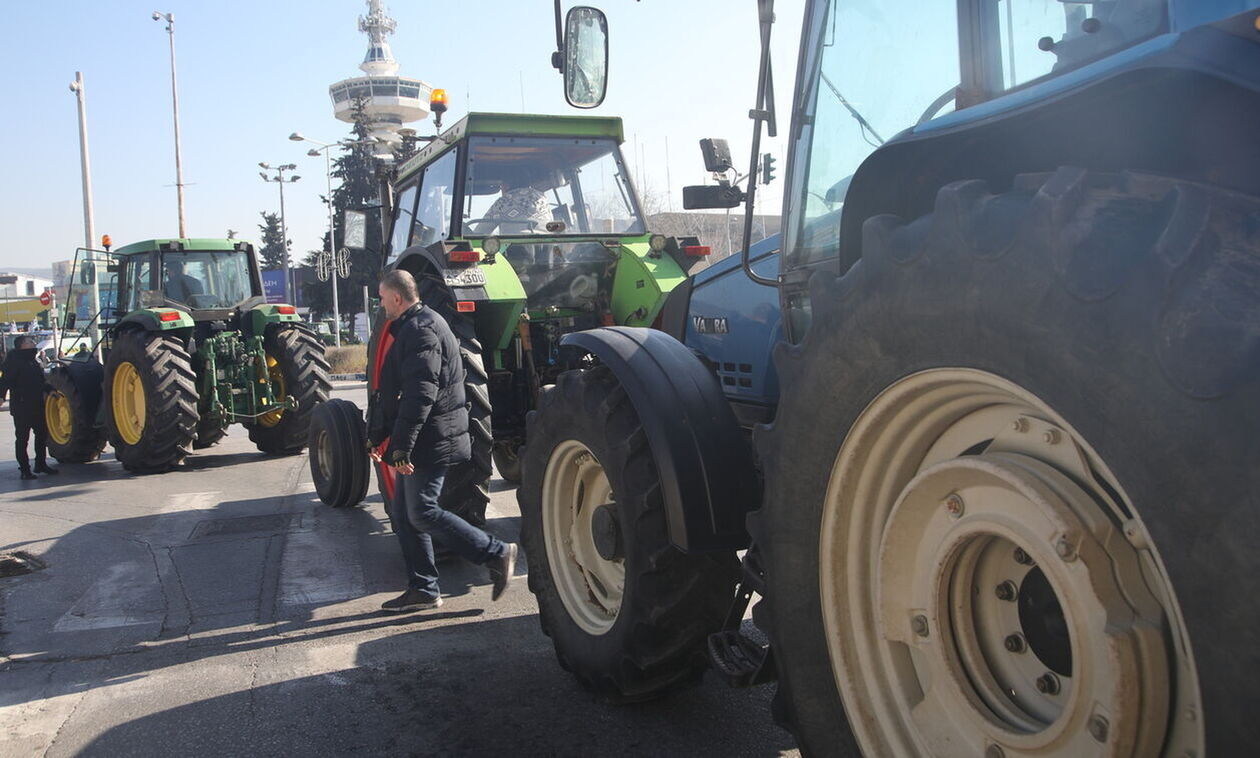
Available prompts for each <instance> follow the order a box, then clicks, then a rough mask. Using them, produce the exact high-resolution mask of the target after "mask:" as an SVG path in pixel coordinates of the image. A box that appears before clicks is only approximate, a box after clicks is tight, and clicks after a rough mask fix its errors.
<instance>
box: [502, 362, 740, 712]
mask: <svg viewBox="0 0 1260 758" xmlns="http://www.w3.org/2000/svg"><path fill="white" fill-rule="evenodd" d="M527 439H528V443H527V445H526V447H525V449H524V452H523V458H522V462H523V472H524V480H523V481H522V483H521V486H520V488H519V489H518V490H517V501H518V503H519V504H520V509H521V539H522V543H523V544H524V547H525V553H526V556H527V558H528V561H529V589H530V591H532V592H533V593H534V595H535V596H537V598H538V608H539V621H540V623H541V625H542V630H543V632H544V633H545V634H547V635H548V636H550V637H551V639H552V642H553V644H554V645H555V649H556V657H557V658H558V659H559V661H560V665H561V666H563V667H564V668H565V669H566V670H568V671H570V672H572V673H573V675H574V676H576V677H577V679H578V681H579V682H581V683H582V685H583V686H585V687H586V688H588V689H589V690H591V691H592V692H594V693H595V694H596V695H597V696H599V697H600V698H602V699H605V700H608V701H612V702H633V701H639V700H647V699H650V698H654V697H658V696H660V695H663V694H665V693H667V692H669V691H671V690H673V689H676V688H678V687H682V686H686V685H689V684H693V683H695V682H697V681H698V680H699V678H700V676H701V675H702V674H703V672H704V670H705V669H706V668H707V664H706V661H705V656H704V654H703V649H704V646H705V641H706V639H707V636H708V634H709V633H711V632H714V631H717V630H718V629H719V628H720V627H721V625H722V622H723V620H724V617H725V614H726V611H727V609H728V607H729V605H730V602H731V599H732V598H733V596H734V588H735V582H736V578H737V574H738V563H737V561H736V559H735V556H734V554H733V553H707V554H695V555H688V554H685V553H683V552H681V551H680V550H678V549H677V548H675V547H674V546H673V545H672V544H671V543H670V540H669V533H668V526H667V524H666V514H665V505H664V500H663V497H662V495H661V485H660V475H659V473H658V472H657V469H656V465H655V463H654V462H653V460H652V452H651V450H650V449H649V447H648V441H647V437H646V435H645V434H644V432H643V428H642V426H641V424H640V421H639V417H638V414H637V413H636V412H635V409H634V406H633V405H632V404H631V402H630V399H629V397H628V396H627V395H626V392H625V390H624V389H623V388H622V387H621V384H620V383H619V382H618V381H617V379H616V377H615V376H614V375H613V373H612V371H611V370H610V369H608V368H607V367H605V366H599V367H596V368H593V369H589V370H582V371H568V372H565V373H563V374H561V375H560V377H559V381H558V383H557V384H556V385H555V386H553V387H548V388H545V389H544V390H543V393H542V395H541V398H540V402H539V409H538V410H537V411H535V412H531V413H530V414H529V417H528V435H527ZM573 441H576V442H578V443H581V445H583V446H585V449H586V451H589V453H590V454H591V455H592V456H593V457H594V460H595V461H596V462H598V464H599V465H600V466H602V468H603V474H604V476H606V477H607V483H608V484H609V485H611V489H612V499H613V501H614V508H613V517H612V519H611V520H612V521H613V522H614V523H613V526H614V530H613V531H615V533H617V534H618V535H619V539H618V540H617V542H618V544H619V545H620V549H619V550H617V551H614V552H612V553H611V554H612V555H614V556H615V555H620V556H621V558H622V566H623V567H624V585H623V586H624V589H623V592H622V594H621V598H620V607H619V608H618V609H617V610H616V611H615V616H614V617H612V621H611V626H607V627H606V628H604V629H603V630H602V631H601V630H598V627H592V626H590V622H589V621H587V622H586V625H584V624H583V623H582V622H579V621H577V620H575V617H574V615H573V614H572V613H571V612H570V609H569V607H568V606H567V605H566V600H565V598H569V600H568V602H569V603H574V602H580V601H576V600H575V598H576V597H578V596H579V595H581V589H580V587H586V588H587V592H590V587H592V586H593V585H592V584H591V581H590V580H587V581H586V582H585V583H582V582H580V581H579V582H577V583H576V584H575V583H574V582H573V581H571V579H572V578H573V577H575V576H578V574H575V573H574V571H575V568H576V563H575V562H574V559H573V552H572V549H571V547H570V548H569V549H566V550H564V551H559V550H553V551H551V553H549V551H548V542H547V533H546V529H547V528H546V527H545V525H544V522H545V521H546V519H547V518H548V516H549V515H552V514H549V513H547V512H544V508H545V506H546V504H545V503H544V479H545V478H546V477H548V476H549V474H548V468H549V466H556V467H564V466H569V465H572V463H573V461H570V460H568V459H567V458H566V457H565V450H566V449H569V448H571V447H572V442H573ZM588 462H589V461H588ZM552 481H555V480H554V479H553V480H552ZM552 486H553V487H554V485H552ZM558 502H560V499H559V498H555V497H554V496H553V497H552V502H551V507H553V508H555V507H558V506H557V503H558ZM591 505H592V504H590V503H587V504H585V505H584V506H572V507H573V508H574V512H575V513H579V512H580V509H581V508H583V507H590V506H591ZM559 507H563V506H559ZM596 523H598V519H597V520H596ZM557 531H559V530H557ZM591 531H592V532H594V531H595V527H592V530H591ZM553 536H554V535H553ZM555 544H556V543H554V542H553V547H554V546H555ZM558 552H563V558H561V559H560V560H564V561H566V563H564V564H563V565H560V564H559V562H558V561H557V563H556V564H554V565H553V558H555V557H556V556H554V555H553V554H552V553H558ZM601 555H605V554H604V553H601ZM595 581H596V582H598V578H596V579H595ZM566 586H567V587H568V588H569V589H567V590H566V589H565V587H566ZM574 587H579V589H578V590H577V593H576V594H575V592H574ZM601 589H602V588H601ZM591 597H592V598H594V595H592V596H591ZM595 610H596V612H598V611H599V610H601V609H599V608H596V609H595ZM604 623H605V624H606V623H607V620H606V619H605V620H604Z"/></svg>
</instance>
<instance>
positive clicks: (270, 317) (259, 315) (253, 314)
mask: <svg viewBox="0 0 1260 758" xmlns="http://www.w3.org/2000/svg"><path fill="white" fill-rule="evenodd" d="M290 323H292V324H301V323H302V317H301V316H299V315H297V310H296V309H295V308H293V307H292V306H288V305H283V304H278V303H266V304H264V305H256V306H254V307H253V308H250V309H249V326H250V331H251V333H252V334H255V335H258V334H264V333H266V331H267V329H268V328H270V327H271V325H272V324H290Z"/></svg>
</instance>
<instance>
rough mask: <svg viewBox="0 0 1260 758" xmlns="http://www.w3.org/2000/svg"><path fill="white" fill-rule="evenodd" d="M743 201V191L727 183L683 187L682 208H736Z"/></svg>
mask: <svg viewBox="0 0 1260 758" xmlns="http://www.w3.org/2000/svg"><path fill="white" fill-rule="evenodd" d="M742 202H744V191H743V190H741V189H740V188H739V187H734V186H731V185H729V184H701V185H696V186H691V187H683V208H684V209H686V210H689V211H691V210H700V209H704V208H738V207H739V205H740V203H742Z"/></svg>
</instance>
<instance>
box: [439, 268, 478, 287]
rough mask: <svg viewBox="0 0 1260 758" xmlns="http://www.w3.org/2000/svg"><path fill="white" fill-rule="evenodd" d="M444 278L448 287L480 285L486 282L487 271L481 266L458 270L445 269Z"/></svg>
mask: <svg viewBox="0 0 1260 758" xmlns="http://www.w3.org/2000/svg"><path fill="white" fill-rule="evenodd" d="M442 278H443V279H444V280H446V286H447V287H480V286H483V285H484V284H485V283H486V272H484V271H482V270H481V269H479V268H465V269H460V270H458V271H443V272H442Z"/></svg>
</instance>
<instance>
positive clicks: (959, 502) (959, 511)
mask: <svg viewBox="0 0 1260 758" xmlns="http://www.w3.org/2000/svg"><path fill="white" fill-rule="evenodd" d="M941 506H942V507H943V508H945V511H946V512H947V513H949V515H950V516H951V517H953V518H958V517H960V516H962V515H963V510H964V509H965V508H966V504H965V503H963V499H962V496H961V495H959V494H958V493H957V492H951V493H949V497H947V498H945V499H944V500H942V501H941Z"/></svg>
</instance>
